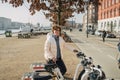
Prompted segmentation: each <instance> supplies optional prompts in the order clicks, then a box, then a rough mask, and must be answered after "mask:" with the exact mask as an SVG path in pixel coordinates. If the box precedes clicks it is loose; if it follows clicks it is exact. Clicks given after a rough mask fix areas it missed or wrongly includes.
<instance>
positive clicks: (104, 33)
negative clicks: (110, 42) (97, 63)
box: [102, 30, 107, 42]
mask: <svg viewBox="0 0 120 80" xmlns="http://www.w3.org/2000/svg"><path fill="white" fill-rule="evenodd" d="M106 34H107V33H106V31H105V30H103V34H102V38H103V42H105V37H106Z"/></svg>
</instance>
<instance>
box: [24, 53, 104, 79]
mask: <svg viewBox="0 0 120 80" xmlns="http://www.w3.org/2000/svg"><path fill="white" fill-rule="evenodd" d="M76 55H77V57H78V58H79V59H82V60H80V63H78V65H77V67H76V70H75V74H74V77H73V80H105V79H106V75H105V73H104V71H103V70H102V68H101V66H100V65H98V66H94V64H93V59H92V58H91V57H86V56H85V54H84V53H82V52H78V53H77V54H76ZM81 66H82V67H83V69H82V71H81V72H78V69H79V68H80V67H81ZM31 68H32V70H33V72H29V73H25V74H24V75H23V77H22V80H67V79H65V78H64V76H63V75H62V74H61V72H60V70H59V68H58V67H57V65H56V64H55V63H54V62H53V61H52V60H51V61H50V63H49V64H43V63H33V64H31ZM44 72H45V74H42V73H44ZM46 73H47V74H46ZM78 73H79V76H78V78H77V74H78Z"/></svg>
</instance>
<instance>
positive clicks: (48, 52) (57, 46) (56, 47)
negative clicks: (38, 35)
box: [44, 26, 78, 75]
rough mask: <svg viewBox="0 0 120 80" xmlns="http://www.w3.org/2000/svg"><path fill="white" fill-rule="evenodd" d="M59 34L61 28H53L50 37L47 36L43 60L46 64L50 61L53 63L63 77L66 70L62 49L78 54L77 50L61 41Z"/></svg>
mask: <svg viewBox="0 0 120 80" xmlns="http://www.w3.org/2000/svg"><path fill="white" fill-rule="evenodd" d="M60 34H61V28H60V27H59V26H53V27H52V35H51V36H49V37H48V38H47V39H46V41H45V46H44V51H45V53H44V56H45V59H46V60H47V63H49V61H51V60H52V61H53V62H54V63H56V64H57V65H58V67H59V69H60V71H61V73H62V75H64V74H65V73H66V71H67V69H66V66H65V64H64V61H63V59H62V57H63V55H62V53H63V52H62V50H63V48H67V49H69V50H71V51H73V52H78V50H76V49H74V48H73V47H70V45H67V44H66V43H65V41H64V40H63V38H62V37H61V36H60Z"/></svg>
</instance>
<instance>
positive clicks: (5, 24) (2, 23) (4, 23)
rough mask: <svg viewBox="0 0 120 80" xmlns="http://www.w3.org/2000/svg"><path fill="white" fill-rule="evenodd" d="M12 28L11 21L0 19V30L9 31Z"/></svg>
mask: <svg viewBox="0 0 120 80" xmlns="http://www.w3.org/2000/svg"><path fill="white" fill-rule="evenodd" d="M10 27H11V19H9V18H5V17H0V30H7V29H8V28H10Z"/></svg>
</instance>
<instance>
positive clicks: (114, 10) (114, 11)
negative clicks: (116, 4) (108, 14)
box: [114, 8, 116, 17]
mask: <svg viewBox="0 0 120 80" xmlns="http://www.w3.org/2000/svg"><path fill="white" fill-rule="evenodd" d="M115 16H116V8H115V9H114V17H115Z"/></svg>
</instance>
